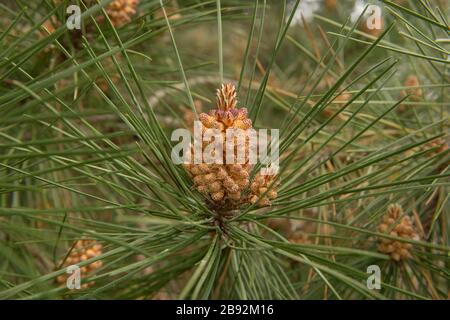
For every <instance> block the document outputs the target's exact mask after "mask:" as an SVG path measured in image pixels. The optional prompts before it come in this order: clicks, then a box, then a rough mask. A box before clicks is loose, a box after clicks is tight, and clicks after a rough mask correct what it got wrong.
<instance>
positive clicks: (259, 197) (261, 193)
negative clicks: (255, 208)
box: [249, 173, 278, 207]
mask: <svg viewBox="0 0 450 320" xmlns="http://www.w3.org/2000/svg"><path fill="white" fill-rule="evenodd" d="M275 178H276V177H275V176H269V175H267V176H264V175H261V174H259V173H258V174H257V175H256V176H255V178H254V179H253V181H252V183H251V185H250V198H249V199H250V203H252V204H253V203H258V205H259V206H261V207H265V206H268V205H270V203H271V201H272V200H274V199H275V198H276V197H277V195H278V194H277V191H276V186H277V182H274V181H275ZM269 188H270V190H269Z"/></svg>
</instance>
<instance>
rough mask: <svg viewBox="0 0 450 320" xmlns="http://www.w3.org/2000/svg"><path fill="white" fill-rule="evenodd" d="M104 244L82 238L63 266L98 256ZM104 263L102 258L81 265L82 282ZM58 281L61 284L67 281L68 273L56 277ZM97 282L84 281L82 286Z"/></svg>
mask: <svg viewBox="0 0 450 320" xmlns="http://www.w3.org/2000/svg"><path fill="white" fill-rule="evenodd" d="M102 249H103V246H102V245H101V244H100V243H97V241H95V240H87V239H81V240H78V241H77V242H76V243H75V246H74V247H73V249H72V251H71V253H70V255H69V256H68V257H67V259H66V261H64V265H63V267H68V266H70V265H75V264H78V263H80V262H82V261H85V260H88V259H91V258H93V257H97V256H99V255H101V254H102ZM102 265H103V262H102V261H101V260H97V261H95V262H93V263H91V264H89V265H85V266H82V267H80V276H81V282H83V279H85V278H87V277H88V275H89V274H90V273H92V272H93V271H95V270H96V269H98V268H100V267H101V266H102ZM56 281H57V282H58V283H60V284H65V283H66V281H67V275H61V276H58V277H57V278H56ZM94 284H95V282H94V281H91V282H88V283H82V284H81V288H83V289H85V288H87V287H90V286H92V285H94Z"/></svg>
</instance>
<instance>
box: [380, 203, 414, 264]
mask: <svg viewBox="0 0 450 320" xmlns="http://www.w3.org/2000/svg"><path fill="white" fill-rule="evenodd" d="M377 230H378V232H380V233H386V234H389V235H391V236H395V237H400V238H405V239H411V240H419V234H418V233H417V231H416V229H415V228H414V225H413V223H412V221H411V218H410V217H409V216H407V215H405V214H404V212H403V209H402V207H401V206H400V205H398V204H391V205H389V206H388V209H387V212H386V214H385V215H384V216H383V218H382V221H381V223H380V225H379V226H378V229H377ZM411 247H412V245H411V244H410V243H405V242H400V241H396V240H391V239H386V238H380V239H379V245H378V251H379V252H381V253H384V254H387V255H389V256H390V257H391V259H392V260H394V261H400V260H403V259H407V258H410V257H411V253H410V249H411Z"/></svg>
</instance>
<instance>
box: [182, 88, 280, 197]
mask: <svg viewBox="0 0 450 320" xmlns="http://www.w3.org/2000/svg"><path fill="white" fill-rule="evenodd" d="M236 105H237V99H236V88H235V87H234V85H232V84H226V85H222V87H221V88H220V89H218V90H217V109H213V110H211V111H210V112H209V113H201V114H200V115H199V120H200V122H201V126H202V132H205V131H206V130H207V129H216V130H218V131H219V132H220V133H221V135H222V146H223V148H222V149H223V155H220V156H219V157H222V159H223V161H222V162H223V164H205V163H201V164H194V163H188V164H186V165H185V168H186V170H187V171H188V173H189V174H190V176H191V177H192V180H193V182H194V185H195V187H196V189H197V190H198V191H199V192H201V193H203V194H205V195H208V196H209V197H210V198H211V199H212V201H213V202H214V203H216V204H219V205H224V204H225V203H228V204H230V205H232V206H236V205H238V204H240V203H243V202H248V201H249V198H248V195H247V194H246V192H245V191H246V190H247V189H248V187H249V186H250V180H249V178H250V171H251V169H252V168H253V165H252V164H250V161H249V160H250V158H249V156H250V152H251V150H250V137H249V132H248V130H249V129H251V128H252V121H251V120H250V119H249V118H248V117H247V109H246V108H240V109H238V108H236ZM228 129H240V130H241V131H238V135H237V136H234V137H233V139H234V141H232V142H233V146H234V149H232V150H233V153H232V154H231V155H229V154H226V153H227V138H226V131H227V130H228ZM205 140H207V139H205ZM210 143H214V142H210V141H203V143H202V148H203V150H205V148H206V147H208V145H209V144H210ZM230 144H231V141H230ZM242 144H243V145H242ZM203 150H202V151H203ZM213 156H214V155H213ZM192 158H193V157H192ZM230 159H232V160H233V161H232V163H231V164H229V160H230ZM227 162H228V163H227ZM264 187H267V182H266V179H264V177H263V176H260V177H259V178H258V183H257V185H255V192H256V193H257V194H256V196H259V195H261V193H258V192H259V189H262V188H264ZM274 197H276V193H274V192H272V193H270V195H267V198H271V199H273V198H274ZM265 198H266V197H265ZM265 198H264V199H261V201H260V204H265V205H267V204H268V201H267V200H266V199H265Z"/></svg>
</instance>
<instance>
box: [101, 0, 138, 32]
mask: <svg viewBox="0 0 450 320" xmlns="http://www.w3.org/2000/svg"><path fill="white" fill-rule="evenodd" d="M138 3H139V0H114V1H113V2H111V3H110V4H108V5H107V6H106V8H105V11H106V13H107V14H108V17H109V18H110V19H111V23H112V24H113V25H114V27H116V28H119V27H121V26H123V25H125V24H127V23H128V22H130V21H131V19H132V17H133V16H134V15H135V14H136V8H137V5H138ZM103 19H104V17H103V16H99V22H101V21H102V20H103Z"/></svg>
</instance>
